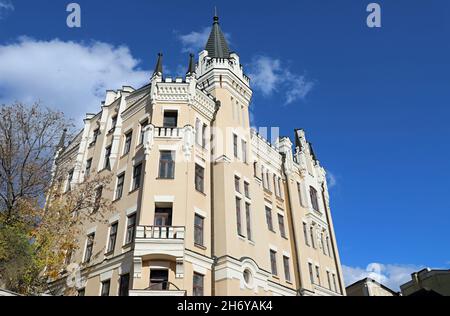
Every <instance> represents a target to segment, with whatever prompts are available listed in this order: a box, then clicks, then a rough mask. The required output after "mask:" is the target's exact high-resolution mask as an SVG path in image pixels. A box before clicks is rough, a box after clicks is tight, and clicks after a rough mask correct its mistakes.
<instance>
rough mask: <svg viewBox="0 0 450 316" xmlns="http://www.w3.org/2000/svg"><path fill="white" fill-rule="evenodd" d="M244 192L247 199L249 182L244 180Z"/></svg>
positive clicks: (248, 197)
mask: <svg viewBox="0 0 450 316" xmlns="http://www.w3.org/2000/svg"><path fill="white" fill-rule="evenodd" d="M244 194H245V197H246V198H247V199H250V184H248V183H247V182H244Z"/></svg>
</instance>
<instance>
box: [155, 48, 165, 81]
mask: <svg viewBox="0 0 450 316" xmlns="http://www.w3.org/2000/svg"><path fill="white" fill-rule="evenodd" d="M162 58H163V54H162V53H161V52H159V53H158V60H157V62H156V66H155V72H154V73H153V75H159V76H162V74H163V63H162Z"/></svg>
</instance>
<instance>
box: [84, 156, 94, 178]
mask: <svg viewBox="0 0 450 316" xmlns="http://www.w3.org/2000/svg"><path fill="white" fill-rule="evenodd" d="M91 168H92V158H91V159H88V161H86V169H85V171H84V178H85V179H87V178H89V176H90V175H91Z"/></svg>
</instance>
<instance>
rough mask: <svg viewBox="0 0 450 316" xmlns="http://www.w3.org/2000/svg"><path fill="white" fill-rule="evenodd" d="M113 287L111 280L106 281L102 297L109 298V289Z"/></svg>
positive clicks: (103, 283)
mask: <svg viewBox="0 0 450 316" xmlns="http://www.w3.org/2000/svg"><path fill="white" fill-rule="evenodd" d="M110 287H111V280H106V281H103V282H102V295H101V296H109V289H110Z"/></svg>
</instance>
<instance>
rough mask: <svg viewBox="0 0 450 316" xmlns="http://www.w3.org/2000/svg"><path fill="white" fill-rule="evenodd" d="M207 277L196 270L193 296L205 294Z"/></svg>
mask: <svg viewBox="0 0 450 316" xmlns="http://www.w3.org/2000/svg"><path fill="white" fill-rule="evenodd" d="M204 279H205V277H204V276H203V275H201V274H199V273H195V272H194V280H193V284H194V286H193V296H203V295H204V294H203V285H204Z"/></svg>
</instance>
